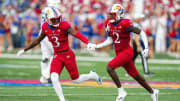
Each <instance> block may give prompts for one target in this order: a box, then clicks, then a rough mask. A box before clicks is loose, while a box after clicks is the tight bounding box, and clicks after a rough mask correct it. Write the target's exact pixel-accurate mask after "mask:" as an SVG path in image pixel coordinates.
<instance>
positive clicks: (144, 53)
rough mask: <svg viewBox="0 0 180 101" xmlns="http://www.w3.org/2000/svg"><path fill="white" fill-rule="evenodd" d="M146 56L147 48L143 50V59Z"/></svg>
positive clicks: (147, 53)
mask: <svg viewBox="0 0 180 101" xmlns="http://www.w3.org/2000/svg"><path fill="white" fill-rule="evenodd" d="M148 55H149V49H148V48H145V49H144V50H143V56H144V57H148Z"/></svg>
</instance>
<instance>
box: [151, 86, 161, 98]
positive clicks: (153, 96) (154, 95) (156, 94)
mask: <svg viewBox="0 0 180 101" xmlns="http://www.w3.org/2000/svg"><path fill="white" fill-rule="evenodd" d="M158 94H159V90H158V89H153V94H151V97H152V99H153V101H158Z"/></svg>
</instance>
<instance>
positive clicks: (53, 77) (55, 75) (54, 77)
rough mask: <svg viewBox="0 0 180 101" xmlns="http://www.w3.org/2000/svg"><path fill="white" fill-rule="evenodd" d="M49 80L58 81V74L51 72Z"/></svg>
mask: <svg viewBox="0 0 180 101" xmlns="http://www.w3.org/2000/svg"><path fill="white" fill-rule="evenodd" d="M51 80H52V81H58V80H59V75H58V74H57V73H56V72H53V73H52V74H51Z"/></svg>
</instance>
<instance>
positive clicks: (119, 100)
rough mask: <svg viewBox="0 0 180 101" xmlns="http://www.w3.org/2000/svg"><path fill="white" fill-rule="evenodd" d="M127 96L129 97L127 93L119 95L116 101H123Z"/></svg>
mask: <svg viewBox="0 0 180 101" xmlns="http://www.w3.org/2000/svg"><path fill="white" fill-rule="evenodd" d="M126 96H127V93H126V91H123V92H121V93H119V95H118V96H117V97H116V101H123V100H124V99H125V97H126Z"/></svg>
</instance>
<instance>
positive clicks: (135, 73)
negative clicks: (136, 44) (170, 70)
mask: <svg viewBox="0 0 180 101" xmlns="http://www.w3.org/2000/svg"><path fill="white" fill-rule="evenodd" d="M123 67H124V68H125V70H126V71H127V72H128V74H129V75H130V76H131V77H133V78H134V79H135V80H136V81H137V82H138V83H139V84H140V85H141V86H143V87H144V88H145V89H146V90H147V91H148V92H149V93H150V94H151V96H152V95H155V96H156V97H152V98H153V101H158V93H159V91H158V90H156V89H154V90H153V89H152V88H151V87H150V85H149V84H148V83H147V82H146V80H145V79H144V78H143V77H142V76H141V75H140V74H139V73H138V71H137V69H136V67H135V65H134V63H133V61H129V63H127V64H125V65H123Z"/></svg>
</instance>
